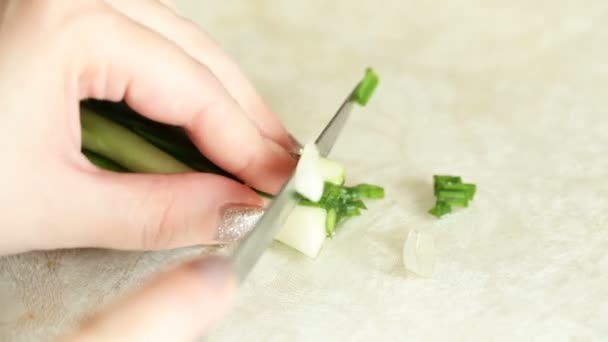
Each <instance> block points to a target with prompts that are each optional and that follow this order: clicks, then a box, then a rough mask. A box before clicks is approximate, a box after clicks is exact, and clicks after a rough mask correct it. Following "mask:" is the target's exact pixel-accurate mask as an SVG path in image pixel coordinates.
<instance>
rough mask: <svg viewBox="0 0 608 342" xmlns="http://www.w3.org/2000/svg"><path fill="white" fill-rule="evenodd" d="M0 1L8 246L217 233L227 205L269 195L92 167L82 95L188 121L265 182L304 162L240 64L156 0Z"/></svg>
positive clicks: (145, 244) (202, 179)
mask: <svg viewBox="0 0 608 342" xmlns="http://www.w3.org/2000/svg"><path fill="white" fill-rule="evenodd" d="M0 6H1V7H0V15H1V20H2V22H1V26H0V52H1V54H0V92H1V94H2V95H3V96H2V97H1V98H0V103H1V108H2V113H3V116H2V118H3V122H2V125H0V131H1V134H0V139H1V140H2V144H0V153H2V156H3V159H4V162H3V167H2V177H1V178H0V185H1V188H2V191H1V192H0V205H1V207H2V212H3V215H2V220H3V222H2V225H1V227H2V230H0V253H14V252H20V251H25V250H32V249H49V248H66V247H77V246H95V247H109V248H120V249H140V248H143V249H159V248H169V247H178V246H185V245H192V244H199V243H210V242H214V240H215V225H216V222H217V219H218V216H219V213H220V211H221V209H222V208H225V207H226V206H230V205H236V204H242V205H252V206H258V205H261V200H260V198H259V196H258V195H257V194H256V193H255V192H254V191H252V190H251V189H250V188H248V187H246V186H244V185H241V184H239V183H238V182H235V181H233V180H229V179H227V178H224V177H219V176H215V175H207V174H200V173H199V174H194V173H188V174H177V175H156V174H154V175H153V174H146V175H141V174H132V173H129V174H126V173H111V172H105V171H102V170H99V169H98V168H96V167H94V166H93V165H92V164H91V163H90V162H89V161H88V160H87V159H86V158H85V157H84V156H83V155H82V153H81V152H80V147H81V141H80V139H81V132H80V124H79V101H80V100H83V99H85V98H95V99H105V100H112V101H119V100H125V101H126V102H127V103H128V104H129V106H131V107H133V108H134V109H135V110H137V111H138V112H139V113H141V114H143V115H145V116H147V117H149V118H151V119H153V120H156V121H159V122H163V123H167V124H173V125H180V126H183V127H185V128H186V130H187V132H188V134H189V135H190V136H191V138H192V140H193V142H194V143H195V144H196V146H197V147H198V148H199V149H200V150H201V152H202V153H203V154H205V155H206V156H207V157H208V158H209V159H210V160H212V161H213V162H214V163H215V164H217V165H219V166H221V167H222V168H223V169H225V170H227V171H228V172H230V173H232V174H234V175H236V176H238V177H239V178H240V179H242V180H244V181H245V182H246V183H247V184H250V185H252V186H254V187H255V188H257V189H260V190H263V191H266V192H274V191H276V190H278V189H279V187H280V186H281V185H282V183H283V182H284V180H285V178H286V177H287V175H288V174H289V172H290V171H291V170H292V168H293V167H294V166H295V161H294V160H293V159H292V158H291V157H290V156H289V153H288V152H287V151H286V149H288V148H290V140H289V138H288V135H287V133H286V132H285V130H284V128H283V127H282V126H281V124H280V122H279V121H278V119H277V118H276V117H275V116H274V115H273V114H272V113H271V112H270V111H269V110H268V109H267V108H266V107H265V106H264V104H263V103H262V101H261V100H260V98H259V96H258V95H256V93H255V91H254V90H253V88H252V87H251V85H250V84H249V83H248V82H247V80H246V79H245V77H244V76H243V75H242V74H241V73H240V72H239V71H238V69H237V67H236V66H235V65H234V64H233V63H232V62H230V61H229V60H228V58H227V57H226V56H225V54H224V53H223V52H222V51H221V50H220V49H219V48H218V46H217V45H215V44H214V43H213V42H212V41H211V40H210V39H209V38H207V37H206V36H205V35H204V34H203V33H201V32H200V31H199V30H198V28H197V27H196V26H195V25H194V24H192V23H189V22H187V21H186V20H185V19H183V18H181V17H179V16H178V15H176V14H175V13H174V12H173V11H172V10H171V9H170V8H168V7H166V6H165V5H163V4H161V3H160V2H158V1H152V0H149V1H136V0H129V1H125V0H122V1H118V0H116V1H93V0H87V1H67V0H66V1H52V2H49V1H43V0H33V1H25V2H24V1H18V0H15V1H4V2H2V4H1V5H0Z"/></svg>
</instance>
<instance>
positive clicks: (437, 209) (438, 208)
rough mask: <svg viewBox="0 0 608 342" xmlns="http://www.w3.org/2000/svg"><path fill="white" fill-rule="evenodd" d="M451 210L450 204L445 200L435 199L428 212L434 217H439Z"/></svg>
mask: <svg viewBox="0 0 608 342" xmlns="http://www.w3.org/2000/svg"><path fill="white" fill-rule="evenodd" d="M451 212H452V206H450V205H449V204H448V203H447V202H444V201H437V203H435V206H434V207H433V208H431V210H429V214H431V215H433V216H435V217H441V216H443V215H446V214H449V213H451Z"/></svg>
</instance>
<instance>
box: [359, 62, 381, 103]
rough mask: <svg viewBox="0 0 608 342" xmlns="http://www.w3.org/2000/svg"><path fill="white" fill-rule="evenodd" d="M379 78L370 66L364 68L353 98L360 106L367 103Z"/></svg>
mask: <svg viewBox="0 0 608 342" xmlns="http://www.w3.org/2000/svg"><path fill="white" fill-rule="evenodd" d="M378 82H379V78H378V75H377V74H376V73H375V72H374V70H373V69H372V68H366V69H365V76H364V77H363V79H362V80H361V82H359V85H358V86H357V89H355V92H354V94H353V95H354V99H355V101H357V103H359V104H360V105H361V106H365V105H367V103H368V102H369V99H370V98H371V97H372V95H373V93H374V90H376V87H377V86H378Z"/></svg>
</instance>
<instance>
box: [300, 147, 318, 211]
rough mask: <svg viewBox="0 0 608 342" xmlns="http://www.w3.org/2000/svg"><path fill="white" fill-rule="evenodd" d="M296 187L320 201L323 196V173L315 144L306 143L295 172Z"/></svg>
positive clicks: (303, 194) (311, 198) (307, 195)
mask: <svg viewBox="0 0 608 342" xmlns="http://www.w3.org/2000/svg"><path fill="white" fill-rule="evenodd" d="M294 177H295V180H294V183H295V189H296V191H297V192H298V193H299V194H300V195H302V196H303V197H305V198H307V199H309V200H311V201H313V202H318V201H319V200H321V196H323V186H324V183H325V182H324V181H323V173H322V172H321V161H320V156H319V150H318V149H317V146H316V145H314V144H306V145H304V148H303V149H302V155H301V156H300V160H299V161H298V165H297V166H296V172H295V176H294Z"/></svg>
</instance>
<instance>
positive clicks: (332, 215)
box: [325, 209, 338, 236]
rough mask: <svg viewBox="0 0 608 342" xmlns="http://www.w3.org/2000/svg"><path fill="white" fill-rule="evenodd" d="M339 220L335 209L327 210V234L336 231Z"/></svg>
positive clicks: (330, 234) (332, 233)
mask: <svg viewBox="0 0 608 342" xmlns="http://www.w3.org/2000/svg"><path fill="white" fill-rule="evenodd" d="M337 220H338V215H337V213H336V210H335V209H329V210H327V220H326V222H325V232H326V234H327V236H333V235H334V233H335V232H336V223H337Z"/></svg>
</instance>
